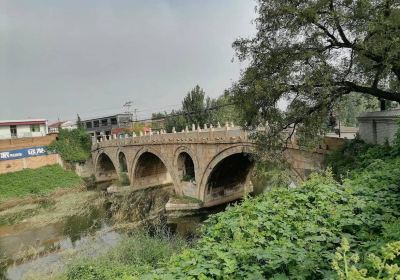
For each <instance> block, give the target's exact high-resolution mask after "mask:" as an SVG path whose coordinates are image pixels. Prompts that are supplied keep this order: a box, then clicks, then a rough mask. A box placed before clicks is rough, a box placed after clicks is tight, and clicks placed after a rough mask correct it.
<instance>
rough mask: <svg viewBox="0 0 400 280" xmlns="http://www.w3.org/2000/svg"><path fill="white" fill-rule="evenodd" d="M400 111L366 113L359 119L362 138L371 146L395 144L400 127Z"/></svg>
mask: <svg viewBox="0 0 400 280" xmlns="http://www.w3.org/2000/svg"><path fill="white" fill-rule="evenodd" d="M399 120H400V109H395V110H387V111H378V112H366V113H363V114H361V115H360V116H359V117H358V123H359V127H360V132H359V133H360V138H361V139H362V140H364V141H365V142H367V143H370V144H380V145H382V144H385V142H386V141H388V142H389V144H391V143H393V140H394V139H395V136H396V132H397V129H398V126H399Z"/></svg>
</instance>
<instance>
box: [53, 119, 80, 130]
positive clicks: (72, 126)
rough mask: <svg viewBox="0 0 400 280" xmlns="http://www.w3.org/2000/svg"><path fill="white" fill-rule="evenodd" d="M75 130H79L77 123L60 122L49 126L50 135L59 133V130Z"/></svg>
mask: <svg viewBox="0 0 400 280" xmlns="http://www.w3.org/2000/svg"><path fill="white" fill-rule="evenodd" d="M60 128H61V129H67V130H73V129H77V128H78V126H77V125H76V121H60V122H55V123H52V124H49V133H58V130H59V129H60Z"/></svg>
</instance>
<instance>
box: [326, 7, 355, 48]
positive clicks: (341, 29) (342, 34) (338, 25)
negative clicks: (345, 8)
mask: <svg viewBox="0 0 400 280" xmlns="http://www.w3.org/2000/svg"><path fill="white" fill-rule="evenodd" d="M329 8H330V10H331V12H332V16H333V20H334V22H335V26H336V29H337V30H338V31H339V35H340V38H341V39H342V41H343V43H345V44H346V45H352V43H351V42H350V41H349V40H348V39H347V37H346V34H345V33H344V31H343V28H342V26H341V25H340V22H339V18H338V16H337V14H336V12H335V8H334V6H333V0H331V2H330V5H329Z"/></svg>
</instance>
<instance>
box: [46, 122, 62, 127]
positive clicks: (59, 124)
mask: <svg viewBox="0 0 400 280" xmlns="http://www.w3.org/2000/svg"><path fill="white" fill-rule="evenodd" d="M63 123H65V122H55V123H52V124H49V128H58V127H60V126H61V125H62V124H63Z"/></svg>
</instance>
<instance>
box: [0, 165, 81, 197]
mask: <svg viewBox="0 0 400 280" xmlns="http://www.w3.org/2000/svg"><path fill="white" fill-rule="evenodd" d="M81 183H82V181H81V179H80V178H79V176H78V175H76V174H75V173H74V172H72V171H66V170H64V169H63V168H62V167H61V166H59V165H50V166H45V167H41V168H38V169H24V170H21V171H17V172H13V173H6V174H0V201H1V200H6V199H9V198H13V197H23V196H29V195H43V194H47V193H49V192H51V191H53V190H55V189H57V188H68V187H75V186H78V185H80V184H81Z"/></svg>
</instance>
